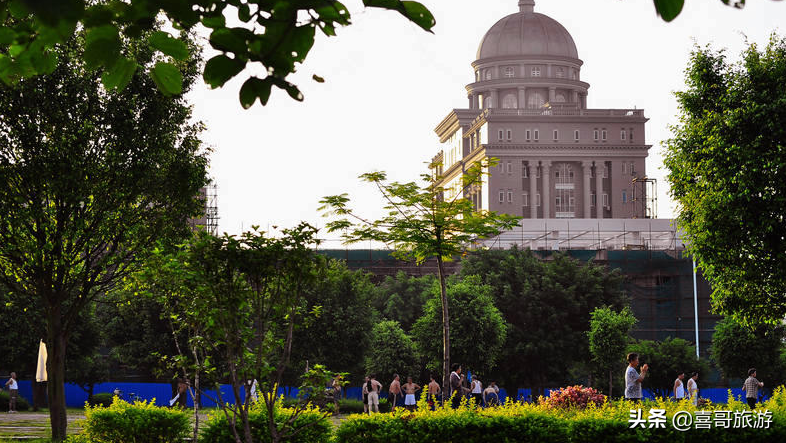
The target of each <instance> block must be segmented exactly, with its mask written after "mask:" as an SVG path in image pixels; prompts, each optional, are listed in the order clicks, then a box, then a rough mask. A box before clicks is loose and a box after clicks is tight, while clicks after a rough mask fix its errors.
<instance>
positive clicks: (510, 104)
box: [502, 94, 517, 109]
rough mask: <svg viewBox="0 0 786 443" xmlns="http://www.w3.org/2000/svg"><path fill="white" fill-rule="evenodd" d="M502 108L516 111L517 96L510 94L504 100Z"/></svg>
mask: <svg viewBox="0 0 786 443" xmlns="http://www.w3.org/2000/svg"><path fill="white" fill-rule="evenodd" d="M502 107H503V108H505V109H516V108H517V103H516V96H515V95H513V94H508V95H506V96H505V98H503V99H502Z"/></svg>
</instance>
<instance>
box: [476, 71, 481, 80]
mask: <svg viewBox="0 0 786 443" xmlns="http://www.w3.org/2000/svg"><path fill="white" fill-rule="evenodd" d="M475 81H476V82H479V81H480V71H475Z"/></svg>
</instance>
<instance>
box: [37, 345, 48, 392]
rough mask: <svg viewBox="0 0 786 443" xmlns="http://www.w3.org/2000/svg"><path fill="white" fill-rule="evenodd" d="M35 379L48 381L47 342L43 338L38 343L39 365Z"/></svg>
mask: <svg viewBox="0 0 786 443" xmlns="http://www.w3.org/2000/svg"><path fill="white" fill-rule="evenodd" d="M35 381H37V382H42V381H46V344H44V341H43V340H40V341H39V345H38V365H37V366H36V369H35Z"/></svg>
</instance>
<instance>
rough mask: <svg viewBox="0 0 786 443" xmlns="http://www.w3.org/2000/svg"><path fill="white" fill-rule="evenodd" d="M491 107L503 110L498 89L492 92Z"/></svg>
mask: <svg viewBox="0 0 786 443" xmlns="http://www.w3.org/2000/svg"><path fill="white" fill-rule="evenodd" d="M491 107H493V108H501V107H502V106H500V103H499V91H497V90H496V89H492V90H491Z"/></svg>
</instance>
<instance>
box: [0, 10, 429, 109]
mask: <svg viewBox="0 0 786 443" xmlns="http://www.w3.org/2000/svg"><path fill="white" fill-rule="evenodd" d="M363 4H364V5H365V6H367V7H378V8H383V9H388V10H392V11H397V12H399V13H400V14H402V15H403V16H404V17H406V18H408V19H409V20H411V21H412V22H413V23H415V24H416V25H418V26H420V27H421V28H423V29H425V30H426V31H430V30H431V29H432V28H433V27H434V24H435V21H434V17H433V15H432V14H431V13H430V12H429V10H428V9H426V7H425V6H423V5H422V4H420V3H418V2H415V1H402V0H363ZM161 13H163V15H164V16H165V17H166V19H168V21H170V22H171V23H172V24H173V25H174V27H175V29H178V30H184V31H189V30H191V29H193V28H194V27H195V26H196V25H197V24H201V25H203V26H205V27H206V28H208V29H211V30H212V32H211V34H210V39H209V42H210V45H211V46H212V48H213V49H214V50H216V51H218V52H219V54H218V55H216V56H215V57H213V58H211V59H210V60H208V61H207V63H206V64H205V66H204V80H205V82H206V83H207V84H209V85H210V86H212V87H214V88H215V87H219V86H222V85H224V83H226V82H227V81H229V80H230V79H231V78H233V77H235V76H236V75H238V74H240V73H241V72H242V71H244V70H245V69H246V68H249V69H250V70H251V71H252V72H264V73H267V75H265V76H264V77H262V78H259V77H256V76H254V75H251V76H249V78H248V79H247V80H246V81H245V82H244V83H243V86H242V87H241V89H240V103H241V104H242V105H243V107H245V108H248V107H250V106H251V105H253V104H254V102H255V101H256V100H257V98H258V99H259V100H260V102H261V103H262V104H263V105H264V104H265V103H266V102H267V100H268V98H269V96H270V90H271V88H272V87H273V86H276V87H278V88H281V89H284V90H286V91H287V93H288V94H289V95H290V96H291V97H292V98H294V99H296V100H302V99H303V96H302V94H301V93H300V91H299V90H298V88H297V86H295V85H294V84H292V83H290V82H289V81H288V80H287V78H288V76H289V75H290V74H292V73H294V72H295V70H296V65H298V64H300V63H303V61H304V60H305V59H306V56H307V55H308V53H309V51H310V50H311V48H312V46H313V45H314V39H315V36H316V30H317V29H319V30H320V31H321V32H322V33H323V34H324V35H326V36H328V37H330V36H335V35H336V28H337V27H341V26H347V25H349V24H350V22H351V17H350V14H349V10H348V9H347V8H346V7H345V6H344V5H343V4H342V3H341V2H338V1H336V0H296V1H287V2H270V1H266V0H245V1H243V0H176V1H172V0H129V1H121V0H103V1H93V0H43V1H42V0H15V1H10V2H3V3H2V4H0V25H4V26H2V27H0V80H2V81H4V82H6V83H7V82H10V81H14V80H15V79H17V78H19V77H30V76H32V75H35V74H49V73H51V72H52V71H53V69H54V65H55V64H56V61H55V60H54V54H53V48H54V47H55V45H57V44H58V43H62V42H65V41H67V40H68V38H70V37H71V35H72V34H73V33H74V30H75V29H84V30H85V32H86V35H87V46H86V48H85V53H84V56H83V58H84V61H85V62H86V64H87V66H88V67H89V68H91V69H99V68H103V71H104V74H103V75H102V76H101V80H102V82H103V83H104V86H105V87H106V88H107V89H113V88H119V89H123V88H124V87H125V86H126V85H127V84H128V83H129V81H130V79H131V78H132V76H133V75H134V73H135V72H136V71H137V70H138V68H140V67H141V68H142V69H145V70H147V71H148V72H149V74H150V77H151V78H152V79H153V80H154V81H155V82H156V84H157V85H158V87H159V88H160V90H161V91H162V92H163V93H165V94H170V95H177V94H181V93H182V92H185V89H184V88H183V85H182V83H183V82H182V80H183V79H182V77H181V75H180V73H179V71H178V69H177V66H176V65H177V63H178V62H179V61H182V60H186V59H188V57H189V52H190V53H191V54H192V55H196V54H195V50H196V49H195V48H193V47H192V48H189V47H188V45H186V44H184V42H183V41H182V40H180V39H177V38H174V37H172V36H171V35H170V34H169V33H167V32H164V31H160V30H157V29H156V23H158V21H159V18H160V16H159V14H161ZM225 16H234V17H237V19H239V20H240V21H241V22H242V25H241V26H236V27H232V26H228V25H227V20H226V18H225ZM234 17H233V18H234ZM147 31H155V32H152V33H150V34H148V35H145V34H146V32H147ZM181 34H182V31H181ZM140 36H145V37H146V41H147V44H148V45H149V47H150V48H151V49H153V50H155V51H156V52H157V55H156V57H157V59H159V61H158V62H157V63H155V64H150V65H144V64H143V65H141V66H140V65H139V64H137V63H136V62H135V60H133V58H129V57H126V56H125V54H122V53H121V40H122V39H123V38H139V37H140ZM313 78H314V80H316V81H318V82H322V81H324V80H323V79H322V78H321V77H319V76H317V75H316V74H315V75H314V77H313Z"/></svg>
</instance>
